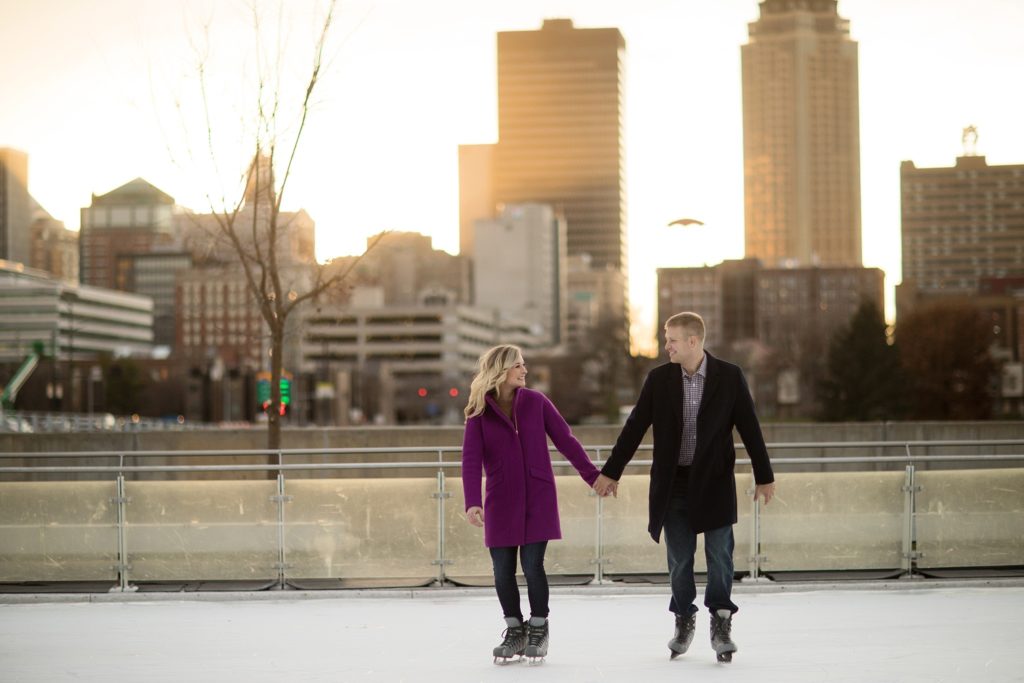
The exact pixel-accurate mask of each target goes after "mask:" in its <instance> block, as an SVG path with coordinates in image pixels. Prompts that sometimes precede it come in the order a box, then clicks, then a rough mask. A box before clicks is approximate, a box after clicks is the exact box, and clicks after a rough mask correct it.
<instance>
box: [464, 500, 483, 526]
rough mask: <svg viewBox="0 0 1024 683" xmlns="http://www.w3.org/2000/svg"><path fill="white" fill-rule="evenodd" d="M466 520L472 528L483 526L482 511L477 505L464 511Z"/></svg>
mask: <svg viewBox="0 0 1024 683" xmlns="http://www.w3.org/2000/svg"><path fill="white" fill-rule="evenodd" d="M466 520H467V521H469V523H470V524H472V525H473V526H483V525H484V509H483V508H482V507H479V506H477V505H474V506H473V507H471V508H469V509H468V510H466Z"/></svg>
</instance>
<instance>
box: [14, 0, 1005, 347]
mask: <svg viewBox="0 0 1024 683" xmlns="http://www.w3.org/2000/svg"><path fill="white" fill-rule="evenodd" d="M303 6H305V5H303ZM209 7H211V5H210V3H208V2H198V1H196V2H191V1H186V2H180V3H128V2H125V1H122V0H108V1H107V2H102V3H98V4H95V5H91V6H84V5H83V4H81V3H74V2H70V1H58V0H54V1H51V2H46V3H41V4H39V5H35V6H33V7H31V8H27V7H25V6H24V5H22V4H20V3H13V2H0V27H2V28H0V44H2V45H4V47H3V48H0V50H3V54H4V56H5V57H6V59H4V60H0V62H2V65H0V88H2V89H3V91H4V92H5V93H14V94H15V96H14V97H10V96H9V95H8V97H7V98H5V99H6V101H5V107H4V110H3V111H2V112H0V146H7V147H14V148H17V149H20V150H22V151H24V152H26V153H27V154H28V155H29V159H30V162H29V163H30V168H29V186H30V191H31V192H32V194H33V196H34V197H35V198H36V199H37V200H38V201H39V202H40V203H41V204H42V205H43V206H44V207H45V208H46V209H47V210H48V211H49V212H50V213H51V214H53V216H54V217H55V218H57V219H58V220H62V221H64V222H65V223H67V224H68V226H69V227H71V228H77V227H78V225H77V223H78V220H77V219H78V212H79V210H80V209H81V208H82V207H85V206H88V203H89V197H90V195H91V194H92V193H96V194H102V193H105V192H109V191H110V190H112V189H114V188H116V187H119V186H120V185H123V184H124V183H126V182H128V181H129V180H131V179H132V178H134V177H137V176H141V177H144V178H145V179H146V180H148V181H149V182H151V183H153V184H154V185H156V186H157V187H159V188H161V189H162V190H164V191H166V192H167V193H169V194H171V195H172V196H174V197H176V198H177V199H178V201H179V203H181V204H183V205H185V206H189V207H190V208H193V209H196V210H204V209H205V208H206V207H205V205H204V202H203V199H202V196H201V195H200V194H198V193H197V192H196V189H195V188H194V187H193V186H191V185H190V184H189V183H188V182H187V180H186V179H184V178H183V177H182V176H183V175H185V174H183V173H182V171H181V169H179V168H176V167H175V166H174V165H173V164H172V163H171V162H170V159H169V155H168V152H167V145H166V141H165V140H162V139H161V135H162V133H161V129H160V127H159V125H158V124H159V121H158V117H157V116H155V115H154V112H153V111H152V110H153V108H154V105H155V103H156V102H158V101H161V99H162V98H163V99H166V97H163V96H164V95H166V94H167V93H162V94H161V95H160V96H157V95H154V93H153V92H152V91H153V90H154V88H156V89H158V90H162V89H164V88H163V86H166V90H168V91H172V90H174V88H178V87H187V84H188V80H187V78H184V77H183V76H182V74H186V75H187V74H188V63H189V52H188V50H189V48H188V41H187V39H186V38H187V36H188V32H187V31H185V26H186V25H189V26H193V27H194V26H195V24H196V22H197V21H200V23H201V18H202V17H205V16H209V14H210V13H211V10H209ZM223 7H224V5H219V6H218V10H217V11H216V12H212V14H213V18H214V23H213V28H212V31H214V33H213V34H211V35H213V37H214V40H213V43H212V44H213V45H215V46H216V45H218V44H223V43H224V42H225V40H226V39H228V38H229V37H230V36H232V35H236V36H242V37H243V38H244V36H245V35H246V34H247V32H249V31H251V29H250V28H249V25H248V23H246V22H245V21H244V17H243V16H242V15H244V8H241V9H240V5H239V6H230V7H231V9H228V10H225V9H222V8H223ZM839 12H840V14H841V15H842V16H843V17H844V18H845V19H848V20H849V21H850V23H851V35H852V37H853V39H854V40H856V41H857V42H858V44H859V46H860V100H861V108H860V111H861V169H862V171H861V174H862V197H863V211H862V215H863V223H862V224H863V237H864V250H863V255H864V264H865V265H866V266H879V267H882V268H883V269H884V270H885V271H886V276H887V279H886V290H887V294H888V296H889V297H890V306H891V293H892V288H893V286H894V285H895V284H897V283H898V282H899V281H900V242H899V228H900V214H899V164H900V162H901V161H903V160H912V161H914V162H915V163H916V164H917V165H918V166H919V167H920V166H952V165H953V164H954V163H955V158H956V156H958V155H959V154H960V153H961V149H962V148H961V145H960V131H961V129H962V128H963V127H964V126H967V125H971V124H973V125H976V126H978V128H979V130H980V140H979V145H978V152H979V154H983V155H986V156H987V157H988V160H989V163H990V164H1008V163H1020V162H1021V161H1024V139H1022V137H1024V136H1021V135H1020V134H1019V132H1018V123H1017V122H1018V121H1019V120H1021V118H1022V114H1024V95H1022V94H1021V93H1020V92H1019V89H1014V87H1013V86H1012V83H1013V82H1014V75H1013V74H1015V73H1019V72H1021V71H1022V67H1024V46H1022V45H1021V44H1020V41H1019V40H1017V39H1016V37H1015V35H1014V28H1013V27H1014V26H1017V25H1019V24H1020V20H1022V19H1024V7H1019V6H1013V5H1012V4H1011V3H1009V2H1005V1H1000V0H981V1H979V2H976V3H972V4H971V6H970V7H965V6H962V4H961V3H955V2H945V3H942V2H928V3H926V2H920V1H917V0H914V1H909V0H908V1H906V2H899V3H892V2H889V3H885V2H881V1H880V0H841V1H840V2H839ZM926 13H927V14H926ZM757 16H758V6H757V3H756V2H754V1H752V0H751V1H749V2H747V1H744V2H736V3H729V4H728V5H726V4H725V3H716V4H715V5H714V6H707V5H706V4H702V3H696V2H685V3H678V2H676V3H673V2H668V1H655V0H648V1H641V2H638V3H634V4H632V5H630V7H629V8H628V9H626V8H623V7H622V5H621V3H612V2H582V1H579V0H574V1H570V0H562V1H550V2H523V3H517V4H516V6H515V7H504V6H502V7H499V6H494V7H489V6H484V5H482V4H480V3H471V2H468V1H465V2H464V1H461V0H460V1H455V0H450V1H448V2H440V3H432V4H430V5H421V4H419V3H402V2H397V1H387V0H379V1H378V2H363V1H357V2H352V3H343V4H342V5H341V6H340V14H339V16H338V18H337V21H338V24H337V25H336V29H337V31H338V34H339V36H340V37H341V38H343V41H342V42H341V44H340V47H337V48H336V51H335V53H334V54H333V55H332V61H331V63H330V65H329V68H328V71H327V74H326V76H325V86H326V89H325V95H324V99H323V101H322V102H319V103H318V104H317V108H316V110H315V111H314V112H313V118H312V120H311V128H310V129H309V130H308V131H307V135H308V136H309V137H307V138H306V142H305V145H304V146H303V147H302V148H301V149H300V156H299V159H298V166H297V169H296V175H295V176H294V178H293V185H292V187H291V189H290V190H289V194H288V196H287V197H286V208H290V209H298V208H304V209H306V210H308V211H309V213H310V214H311V215H312V216H313V218H314V219H315V220H316V222H317V226H318V235H317V244H318V256H319V257H320V258H321V259H323V258H327V257H330V256H335V255H342V254H347V253H353V252H355V251H361V249H362V248H363V246H364V244H365V238H366V236H367V235H370V234H375V233H377V232H379V231H380V230H381V229H396V230H413V231H419V232H423V233H424V234H428V235H430V236H431V237H432V238H433V240H434V243H435V245H436V246H437V247H438V248H442V249H445V250H448V251H450V252H452V253H455V252H457V250H458V170H457V163H458V145H459V144H474V143H492V142H495V141H496V139H497V87H496V80H497V73H496V71H497V69H496V43H497V33H498V32H500V31H509V30H537V29H539V28H540V26H541V24H542V22H543V20H544V19H545V18H569V19H572V20H573V22H574V24H575V25H576V26H577V27H580V28H618V29H619V30H620V31H622V33H623V35H624V37H625V41H626V46H627V49H626V79H625V80H626V106H625V111H626V133H625V144H626V169H627V170H626V183H627V188H628V189H627V194H628V197H629V200H628V237H629V245H630V248H629V251H630V267H629V270H630V276H631V277H630V281H631V287H630V297H631V304H632V307H633V310H634V345H635V346H636V347H637V348H639V349H641V350H647V351H650V350H651V348H652V343H651V342H652V338H653V335H654V334H656V332H657V326H656V323H655V321H654V320H653V316H654V314H655V312H654V309H655V307H656V294H655V291H654V272H655V268H656V267H666V266H677V265H678V266H685V265H700V264H701V263H708V264H714V263H717V262H719V261H721V260H722V259H723V258H739V257H741V256H742V255H743V221H744V217H743V161H742V123H741V119H742V109H741V100H740V68H739V65H740V46H741V45H743V44H744V43H745V42H747V40H748V35H747V25H748V23H750V22H752V21H754V20H755V19H756V18H757ZM197 18H199V19H197ZM233 21H235V22H237V26H235V29H234V30H237V31H238V32H239V33H235V34H233V33H232V30H233V29H232V26H234V24H232V22H233ZM307 24H308V26H307ZM313 24H315V20H313V19H310V18H309V17H299V18H297V19H294V20H293V22H292V28H293V30H292V33H291V35H292V41H293V42H291V43H289V46H292V45H301V43H302V41H303V40H304V39H305V37H306V36H307V35H308V34H309V33H310V32H311V28H310V27H311V26H312V25H313ZM924 25H927V26H928V27H929V28H928V30H927V31H923V30H922V29H921V27H922V26H924ZM217 31H220V33H216V32H217ZM125 36H128V38H125ZM218 41H219V42H218ZM243 42H244V41H243ZM230 44H232V45H234V44H236V43H234V42H232V43H230ZM292 51H294V52H296V53H298V52H301V50H298V49H295V50H289V51H288V52H289V55H290V54H291V52H292ZM303 54H305V53H303ZM156 55H160V59H157V58H156ZM367 65H370V66H371V67H372V68H367ZM695 65H696V66H695ZM286 71H287V73H289V74H292V75H294V76H295V79H296V80H301V78H302V73H303V69H302V62H298V63H296V64H290V68H288V69H286ZM167 74H172V75H171V76H167ZM182 83H184V84H185V86H182ZM694 94H696V95H694ZM688 95H689V97H688ZM694 102H696V104H694ZM344 188H351V191H350V192H345V191H344ZM684 216H689V217H695V218H699V219H700V220H702V221H703V222H704V223H705V225H704V226H703V227H699V228H697V229H693V228H684V229H680V228H674V229H670V228H668V227H667V223H668V222H669V221H671V220H673V219H676V218H680V217H684ZM684 249H685V250H687V251H688V257H687V258H682V257H681V254H682V252H683V250H684ZM889 313H890V316H891V314H892V311H891V309H890V311H889Z"/></svg>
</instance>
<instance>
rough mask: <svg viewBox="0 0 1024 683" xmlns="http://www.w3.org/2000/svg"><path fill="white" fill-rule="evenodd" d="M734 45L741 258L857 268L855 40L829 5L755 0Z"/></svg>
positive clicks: (817, 0)
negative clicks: (738, 86)
mask: <svg viewBox="0 0 1024 683" xmlns="http://www.w3.org/2000/svg"><path fill="white" fill-rule="evenodd" d="M749 32H750V40H749V42H748V43H747V44H746V45H744V46H743V47H742V63H743V179H744V199H745V202H744V204H745V246H746V256H747V257H748V258H759V259H761V260H762V261H763V262H764V263H765V264H766V265H769V266H775V265H779V264H794V263H795V264H801V265H825V266H859V265H861V208H860V124H859V104H858V76H857V43H856V42H854V41H853V40H852V39H851V38H850V27H849V21H847V20H846V19H843V18H842V17H840V16H839V13H838V8H837V5H836V0H764V1H763V2H761V3H760V18H759V19H758V20H757V21H755V22H753V23H751V24H750V25H749Z"/></svg>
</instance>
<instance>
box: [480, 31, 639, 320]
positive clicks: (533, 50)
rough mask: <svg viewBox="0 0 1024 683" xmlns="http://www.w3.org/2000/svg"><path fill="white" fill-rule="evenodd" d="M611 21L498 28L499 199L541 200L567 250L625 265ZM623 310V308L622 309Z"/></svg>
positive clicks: (618, 51)
mask: <svg viewBox="0 0 1024 683" xmlns="http://www.w3.org/2000/svg"><path fill="white" fill-rule="evenodd" d="M625 50H626V43H625V40H624V39H623V37H622V34H621V33H620V32H619V30H618V29H615V28H600V29H577V28H574V27H573V24H572V21H571V20H569V19H551V20H546V21H545V22H544V24H543V27H542V28H541V29H540V30H539V31H508V32H502V33H499V34H498V144H497V148H496V150H495V159H494V164H495V165H494V198H495V201H496V202H497V203H499V204H524V203H538V204H549V205H551V206H552V207H554V208H555V210H556V211H559V212H561V213H562V214H563V215H564V216H565V219H566V224H567V249H568V255H569V256H570V257H573V256H577V255H580V254H584V253H587V254H590V257H591V261H592V263H593V266H594V267H595V268H597V269H599V270H602V271H603V270H604V269H605V268H606V267H609V266H610V267H611V268H613V269H615V270H617V271H619V272H621V273H622V274H623V282H625V274H626V272H627V271H626V269H627V251H626V191H625V181H624V158H623V135H622V128H623V117H622V101H623V98H624V94H623V57H624V55H625ZM624 313H625V312H624Z"/></svg>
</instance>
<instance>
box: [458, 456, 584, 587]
mask: <svg viewBox="0 0 1024 683" xmlns="http://www.w3.org/2000/svg"><path fill="white" fill-rule="evenodd" d="M557 471H559V470H556V472H557ZM562 471H564V469H563V470H562ZM448 481H449V484H448V488H449V491H450V492H451V494H452V496H451V498H449V499H448V506H447V510H446V519H445V522H446V524H447V528H446V533H447V537H446V548H447V552H446V555H447V557H448V559H450V560H451V561H452V563H451V565H450V566H449V567H448V569H447V573H448V574H449V575H450V576H453V577H456V578H462V577H474V578H479V577H485V578H490V577H491V575H492V571H491V556H490V553H488V551H487V548H485V547H484V532H483V529H480V528H479V527H475V526H472V525H470V524H469V523H468V522H467V521H466V515H465V512H464V510H465V505H466V499H465V497H464V495H463V492H462V481H461V479H459V478H457V476H456V477H449V479H448ZM555 485H556V486H557V491H558V511H559V521H560V523H561V528H562V538H561V539H560V540H556V541H552V542H550V543H549V544H548V550H547V553H546V554H545V556H544V568H545V570H546V571H547V573H548V574H551V575H558V574H587V575H589V574H593V572H594V565H593V564H592V563H591V560H593V559H594V557H595V543H594V542H595V538H596V533H597V531H596V530H597V527H596V511H597V508H596V499H595V498H594V496H591V495H590V491H591V489H590V487H589V486H587V484H586V482H584V481H583V480H582V479H580V477H579V476H578V475H576V474H572V475H558V474H556V475H555Z"/></svg>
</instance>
